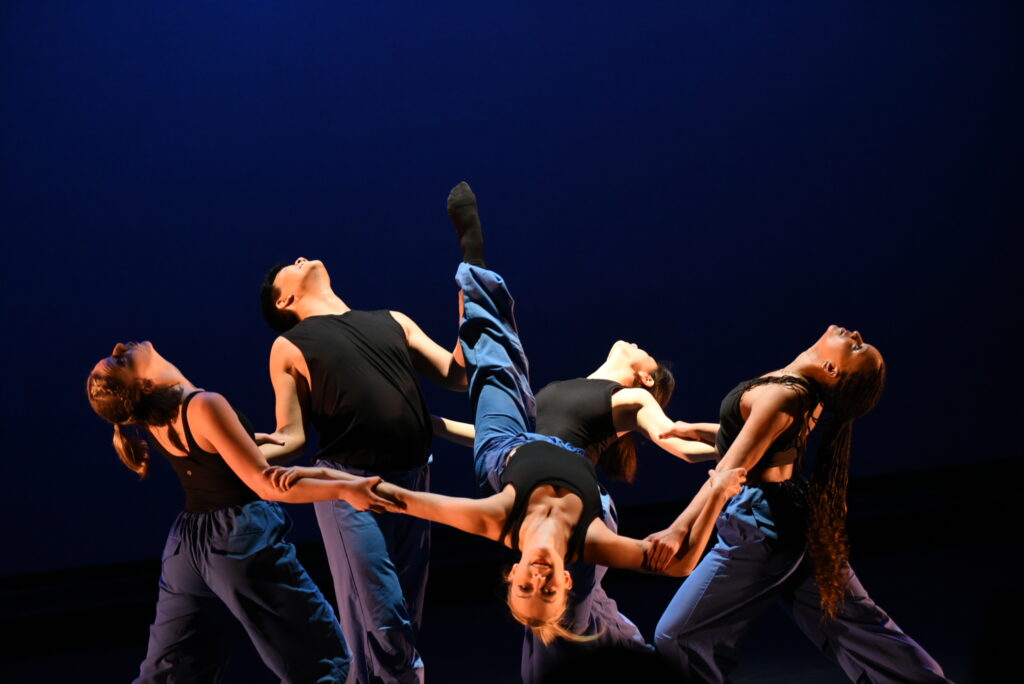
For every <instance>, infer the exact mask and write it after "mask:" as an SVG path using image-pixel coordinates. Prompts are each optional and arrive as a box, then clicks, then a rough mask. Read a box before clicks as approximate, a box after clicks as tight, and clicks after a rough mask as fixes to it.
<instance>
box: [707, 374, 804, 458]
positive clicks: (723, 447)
mask: <svg viewBox="0 0 1024 684" xmlns="http://www.w3.org/2000/svg"><path fill="white" fill-rule="evenodd" d="M756 384H766V383H764V380H763V379H762V378H754V379H752V380H745V381H743V382H741V383H740V384H738V385H736V387H734V388H733V389H732V391H731V392H729V393H728V394H727V395H725V399H722V406H721V408H720V409H719V418H718V421H719V427H718V437H717V438H716V440H715V448H716V450H717V451H718V460H719V461H721V460H722V457H723V456H725V453H726V452H727V451H728V450H729V447H731V446H732V443H733V442H734V441H736V437H737V436H738V435H739V434H740V430H742V429H743V425H744V424H745V423H746V421H745V420H743V413H742V411H741V410H740V399H741V398H742V397H743V394H744V392H746V391H747V390H748V389H750V388H751V387H752V386H754V385H756ZM780 384H783V385H790V384H791V385H792V386H793V387H794V388H796V391H801V389H802V390H806V392H807V396H808V402H807V404H808V405H809V406H813V405H814V404H815V403H817V399H816V396H817V395H816V393H815V392H814V389H813V387H811V385H810V384H809V383H808V382H807V381H806V380H804V379H802V378H796V377H787V378H786V379H784V380H782V381H781V382H780ZM806 424H807V420H806V418H805V417H800V416H796V420H794V421H793V424H792V425H790V426H789V427H788V428H786V430H785V432H783V433H782V434H781V435H779V436H778V437H777V438H776V439H775V441H774V442H772V443H771V445H770V446H769V447H768V449H767V451H765V453H764V456H762V457H761V460H760V461H758V462H757V465H755V466H754V467H753V468H752V469H751V471H750V474H751V475H756V474H757V473H758V472H760V471H762V470H765V469H766V468H771V467H773V466H777V465H787V464H789V463H792V462H793V459H792V458H790V457H789V456H788V455H787V454H786V452H788V451H791V450H792V449H796V450H797V456H798V457H799V456H801V455H802V454H803V451H804V448H805V447H806V446H807V436H806V435H805V434H802V433H803V430H804V428H805V427H806Z"/></svg>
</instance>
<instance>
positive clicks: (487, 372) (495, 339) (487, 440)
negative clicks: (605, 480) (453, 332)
mask: <svg viewBox="0 0 1024 684" xmlns="http://www.w3.org/2000/svg"><path fill="white" fill-rule="evenodd" d="M455 282H456V283H458V285H459V288H460V289H461V290H462V298H463V302H464V303H465V310H464V315H463V318H462V324H461V325H460V326H459V341H460V342H461V344H462V353H463V355H464V356H465V358H466V373H467V375H468V376H469V400H470V403H471V404H472V406H473V416H474V419H473V423H474V426H475V428H476V438H475V439H474V441H473V463H474V468H475V472H476V480H477V485H478V486H479V487H480V490H481V492H482V493H483V494H484V495H489V494H495V493H497V492H499V491H501V487H502V485H501V475H502V473H504V472H505V462H506V460H507V459H508V455H509V453H510V452H511V451H512V450H513V449H515V448H516V447H519V446H522V445H523V444H526V443H527V442H548V443H549V444H554V445H555V446H558V447H561V448H563V449H565V450H567V451H574V452H576V453H578V454H580V456H581V457H583V458H586V456H585V455H584V453H583V450H582V449H578V448H576V447H574V446H572V445H571V444H568V443H566V442H564V441H562V440H561V439H559V438H557V437H552V436H550V435H540V434H537V433H535V432H531V430H533V428H534V427H535V426H536V422H537V402H536V401H535V400H534V398H533V390H532V389H530V364H529V361H527V359H526V352H524V351H523V345H522V342H521V341H520V340H519V331H518V330H517V329H516V320H515V316H514V315H513V311H512V310H513V308H514V305H515V302H514V301H513V299H512V295H511V294H509V291H508V288H507V287H506V286H505V281H504V280H503V279H502V277H501V276H500V275H498V274H497V273H495V272H494V271H489V270H487V269H485V268H480V267H479V266H471V265H469V264H466V263H463V264H460V265H459V270H458V271H457V272H456V274H455Z"/></svg>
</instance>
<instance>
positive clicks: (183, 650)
mask: <svg viewBox="0 0 1024 684" xmlns="http://www.w3.org/2000/svg"><path fill="white" fill-rule="evenodd" d="M86 392H87V394H88V397H89V403H90V404H91V405H92V408H93V410H94V411H96V413H97V414H98V415H99V416H100V417H102V418H104V419H106V420H108V421H109V422H111V423H113V424H114V447H115V449H116V451H117V453H118V455H119V456H120V458H121V461H122V462H123V463H124V464H125V465H126V466H127V467H128V468H130V469H131V470H133V471H134V472H136V473H138V474H139V476H140V477H146V475H147V473H148V472H149V459H150V455H149V447H150V446H151V445H152V446H155V447H156V448H157V450H158V451H160V452H162V453H163V454H164V456H166V457H167V460H168V461H169V462H170V463H171V465H172V466H173V467H174V470H175V472H176V473H177V474H178V478H179V479H180V480H181V484H182V488H183V489H184V490H185V510H184V511H183V512H182V513H180V514H179V515H178V517H177V519H176V520H175V522H174V525H173V527H172V528H171V532H170V534H169V536H168V538H167V545H166V547H165V548H164V553H163V558H162V570H161V574H160V594H159V598H158V600H157V606H156V618H155V620H154V621H153V624H152V626H151V627H150V632H149V646H148V648H147V652H146V658H145V660H144V661H143V663H142V666H141V668H140V672H139V677H138V678H137V679H136V682H167V681H189V682H195V681H203V682H207V681H208V682H215V681H219V679H220V676H221V671H222V670H223V667H224V665H225V663H226V662H227V658H228V655H229V654H228V652H227V650H226V648H227V646H228V644H227V643H226V636H225V632H224V629H223V621H224V619H225V617H226V615H227V614H228V613H230V614H231V615H234V617H235V618H236V619H238V620H239V621H240V622H241V623H242V625H243V626H244V627H245V629H246V631H247V632H248V634H249V637H250V638H251V639H252V641H253V644H254V645H255V646H256V650H257V651H258V652H259V654H260V657H261V658H262V659H263V661H264V663H266V665H267V666H268V667H269V668H270V669H271V670H273V672H274V673H275V674H276V675H277V676H278V677H280V678H281V681H283V682H296V683H303V684H305V683H307V682H341V681H344V680H345V678H346V677H347V675H348V670H349V654H348V650H347V647H346V645H345V641H344V637H343V636H342V633H341V630H340V628H339V626H338V622H337V619H336V618H335V615H334V611H333V610H331V607H330V605H329V604H328V603H327V602H326V600H325V599H324V597H323V595H322V594H321V593H320V590H319V589H317V587H316V585H315V584H313V581H312V580H311V579H310V577H309V575H307V574H306V571H305V569H303V567H302V565H301V564H300V563H299V561H298V558H297V557H296V555H295V547H294V546H292V544H291V543H289V542H288V541H286V540H285V539H284V535H285V533H286V532H287V530H288V528H289V527H290V524H291V523H290V522H289V520H288V517H287V515H286V514H285V512H284V511H283V509H282V508H281V507H280V506H278V505H277V504H276V503H272V502H270V501H264V500H261V499H271V500H277V501H286V502H290V503H307V502H311V501H320V500H332V499H342V500H345V501H347V502H349V503H350V504H351V505H352V506H354V507H356V508H358V509H360V510H365V509H375V510H383V508H384V507H385V506H386V505H388V502H386V501H385V500H383V499H381V498H380V497H379V496H378V495H376V494H375V493H374V492H373V486H374V485H376V484H377V483H378V482H379V481H380V478H379V477H356V476H352V475H348V474H340V475H339V477H338V478H336V479H334V480H331V481H326V480H313V479H308V480H303V481H302V482H300V483H297V484H296V486H295V487H293V488H292V489H290V490H289V491H287V492H281V491H279V490H277V489H275V488H274V487H273V486H272V485H271V483H270V480H269V478H267V477H266V476H265V475H264V471H266V470H267V468H268V464H267V461H266V460H265V459H264V457H263V455H262V454H261V453H260V450H259V449H258V448H257V446H256V443H255V442H254V441H253V433H252V427H251V425H250V424H249V423H248V421H247V419H246V418H245V417H244V416H242V415H241V414H239V413H236V412H235V411H234V410H233V409H232V408H231V406H230V404H228V402H227V401H226V400H225V399H224V397H222V396H220V395H219V394H215V393H212V392H207V391H204V390H201V389H199V388H197V387H196V386H195V385H193V384H192V383H191V382H189V381H188V379H186V377H185V376H184V375H183V374H182V373H181V371H179V370H178V368H177V367H175V366H174V365H173V364H171V363H170V362H169V361H167V360H166V359H164V358H163V357H162V356H161V355H160V354H159V353H157V351H156V349H154V348H153V345H152V344H150V343H149V342H141V343H134V342H133V343H129V344H118V345H117V346H115V347H114V351H113V353H112V354H111V355H110V356H109V357H107V358H105V359H102V360H101V361H100V362H99V363H97V364H96V366H95V367H94V368H93V370H92V372H91V373H90V374H89V378H88V380H87V382H86Z"/></svg>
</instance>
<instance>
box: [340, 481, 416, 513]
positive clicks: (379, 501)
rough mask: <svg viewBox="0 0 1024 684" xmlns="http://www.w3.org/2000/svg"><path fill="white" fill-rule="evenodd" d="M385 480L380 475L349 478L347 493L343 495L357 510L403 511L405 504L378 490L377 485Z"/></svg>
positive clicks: (376, 511)
mask: <svg viewBox="0 0 1024 684" xmlns="http://www.w3.org/2000/svg"><path fill="white" fill-rule="evenodd" d="M381 482H383V480H382V479H381V478H380V476H378V475H373V476H371V477H357V478H355V479H354V480H347V481H346V482H345V484H346V494H345V495H344V496H342V497H341V498H343V499H344V500H345V501H348V502H349V504H351V505H352V507H353V508H355V509H356V510H357V511H372V512H374V513H401V512H402V511H403V510H404V509H405V504H403V503H402V502H401V501H399V500H397V499H393V498H387V497H384V496H382V495H381V494H380V493H378V492H377V489H376V488H377V485H379V484H380V483H381Z"/></svg>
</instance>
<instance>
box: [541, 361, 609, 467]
mask: <svg viewBox="0 0 1024 684" xmlns="http://www.w3.org/2000/svg"><path fill="white" fill-rule="evenodd" d="M620 389H622V385H620V384H619V383H617V382H615V381H614V380H594V379H590V378H576V379H574V380H563V381H560V382H553V383H551V384H550V385H547V386H546V387H545V388H544V389H542V390H541V391H540V392H538V393H537V432H539V433H540V434H542V435H551V436H552V437H558V438H559V439H562V440H565V441H566V442H568V443H569V444H572V445H573V446H575V447H579V448H580V449H583V450H584V451H586V452H587V455H588V456H590V457H591V459H596V458H597V457H598V456H599V455H600V454H601V452H603V451H604V450H605V449H607V448H608V446H609V445H610V444H611V443H612V442H614V441H615V438H616V434H615V423H614V421H613V419H612V395H613V394H615V393H616V392H618V391H619V390H620Z"/></svg>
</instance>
